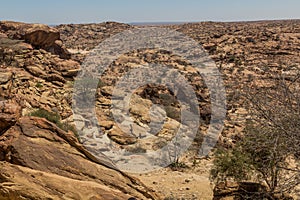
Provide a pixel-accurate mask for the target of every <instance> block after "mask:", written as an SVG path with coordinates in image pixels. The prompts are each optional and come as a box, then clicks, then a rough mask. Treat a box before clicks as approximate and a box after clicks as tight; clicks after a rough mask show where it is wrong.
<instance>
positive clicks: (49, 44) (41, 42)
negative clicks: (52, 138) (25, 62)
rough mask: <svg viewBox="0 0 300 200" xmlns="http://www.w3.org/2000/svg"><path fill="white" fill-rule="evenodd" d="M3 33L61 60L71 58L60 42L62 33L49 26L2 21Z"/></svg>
mask: <svg viewBox="0 0 300 200" xmlns="http://www.w3.org/2000/svg"><path fill="white" fill-rule="evenodd" d="M0 29H1V32H4V33H5V34H6V35H7V36H8V37H9V38H11V39H14V40H24V41H25V42H27V43H29V44H31V45H32V46H33V47H34V48H36V49H40V48H42V49H45V50H47V51H49V52H51V53H53V54H57V55H59V56H60V57H61V58H64V59H66V58H70V53H69V52H68V51H67V50H66V48H64V46H63V43H62V42H61V40H60V33H59V32H58V31H57V30H56V29H54V28H50V27H49V26H47V25H43V24H26V23H20V22H11V21H1V22H0Z"/></svg>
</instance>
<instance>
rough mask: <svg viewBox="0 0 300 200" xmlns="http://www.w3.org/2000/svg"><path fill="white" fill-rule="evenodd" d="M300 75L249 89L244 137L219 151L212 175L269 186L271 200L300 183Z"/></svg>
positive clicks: (215, 177) (218, 178)
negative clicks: (248, 117)
mask: <svg viewBox="0 0 300 200" xmlns="http://www.w3.org/2000/svg"><path fill="white" fill-rule="evenodd" d="M299 77H300V76H299V75H297V76H296V77H294V78H293V79H291V77H289V80H292V81H291V82H287V81H286V79H285V77H279V78H278V79H277V81H275V82H274V85H273V86H272V88H268V89H266V88H263V89H260V90H257V89H255V92H253V93H252V92H251V91H249V94H250V95H249V97H248V98H247V99H248V101H249V111H250V113H251V119H249V120H248V122H247V125H246V128H245V130H244V136H243V138H242V139H241V140H240V141H238V142H237V144H236V145H235V146H234V147H233V148H232V149H221V148H220V149H218V150H217V151H216V153H215V160H214V168H213V169H212V171H211V177H212V179H213V180H215V181H216V182H220V181H224V180H226V179H228V178H229V179H230V178H233V179H235V180H236V181H249V180H254V181H256V182H258V183H261V184H262V185H265V186H266V188H267V190H266V191H262V193H264V194H263V195H266V196H268V199H272V200H273V199H278V198H279V197H280V198H281V197H284V196H285V195H286V194H289V193H291V192H294V193H298V192H299V191H295V190H296V187H297V186H298V185H300V161H299V153H300V146H299V144H300V140H299V129H300V123H299V121H300V118H299V116H300V96H299V91H298V90H297V89H298V88H299V84H300V83H299Z"/></svg>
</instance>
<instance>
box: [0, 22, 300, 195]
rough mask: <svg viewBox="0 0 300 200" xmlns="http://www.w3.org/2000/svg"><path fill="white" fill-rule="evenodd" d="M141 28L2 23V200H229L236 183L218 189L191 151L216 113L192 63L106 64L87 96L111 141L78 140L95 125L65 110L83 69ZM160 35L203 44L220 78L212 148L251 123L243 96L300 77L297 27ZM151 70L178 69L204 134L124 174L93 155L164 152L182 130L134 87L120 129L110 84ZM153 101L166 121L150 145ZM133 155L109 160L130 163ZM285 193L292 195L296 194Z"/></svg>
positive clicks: (152, 58) (158, 89)
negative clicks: (104, 45)
mask: <svg viewBox="0 0 300 200" xmlns="http://www.w3.org/2000/svg"><path fill="white" fill-rule="evenodd" d="M151 26H152V25H151ZM139 27H142V26H132V25H128V24H122V23H116V22H105V23H99V24H64V25H58V26H55V27H49V26H47V25H41V24H25V23H20V22H10V21H1V22H0V108H1V109H0V165H1V167H0V199H7V200H8V199H16V200H19V199H95V200H96V199H99V200H100V199H103V200H110V199H111V200H113V199H120V200H123V199H126V200H127V199H130V198H131V197H132V198H131V199H165V200H171V199H178V200H179V199H185V200H192V199H193V200H198V199H199V200H201V199H203V200H206V199H207V200H208V199H234V198H233V196H234V195H233V191H234V190H235V189H236V188H237V186H236V185H235V183H232V184H231V185H230V184H229V185H227V187H225V186H224V188H223V189H224V191H223V193H222V192H219V193H218V192H216V189H214V188H215V185H214V183H213V182H212V181H211V180H210V170H211V168H212V165H213V160H214V153H213V152H211V153H209V154H208V155H207V156H205V157H200V156H199V154H198V150H199V149H200V147H201V143H202V142H203V137H204V136H205V135H206V134H207V131H208V127H209V124H210V119H211V115H212V113H211V99H210V98H211V97H210V93H209V90H208V88H207V86H206V84H205V82H204V81H203V79H202V78H201V76H200V74H199V72H198V71H197V70H196V69H195V68H194V66H192V65H191V64H190V63H188V62H187V61H186V60H184V59H183V58H181V57H180V56H178V55H173V54H172V52H168V51H164V50H160V49H138V50H134V51H132V52H127V53H126V54H123V55H122V56H120V57H119V58H118V59H117V60H115V61H113V62H112V63H111V65H110V67H109V69H108V70H107V71H105V73H104V74H103V76H102V77H101V78H100V81H99V84H98V88H97V89H96V92H95V93H96V95H95V98H96V101H95V106H96V109H95V112H96V115H97V120H98V123H99V125H100V128H101V130H102V132H103V134H104V135H105V137H107V138H109V140H110V142H109V143H105V144H104V143H103V144H102V143H97V141H96V140H93V139H94V138H95V135H94V134H93V133H91V134H87V135H85V136H84V137H83V136H81V135H80V133H81V132H85V130H86V129H87V127H88V125H89V124H91V123H92V122H90V121H88V120H86V119H85V116H84V114H82V116H74V115H73V110H72V103H73V102H72V101H73V100H72V99H73V88H74V84H75V82H76V76H77V74H78V73H79V72H80V71H81V70H82V64H84V63H85V59H86V58H87V56H88V55H89V53H90V52H92V50H93V49H94V48H95V47H97V46H98V45H99V44H100V43H101V42H103V41H105V39H107V38H109V37H111V36H113V35H115V34H118V33H121V32H122V31H125V30H133V29H136V28H139ZM146 27H149V26H146ZM161 27H162V28H167V29H170V30H176V31H178V32H180V33H183V34H185V35H187V36H188V37H190V38H192V39H194V40H195V41H196V42H198V43H199V44H200V45H202V46H203V48H204V49H205V50H206V52H207V53H208V54H209V56H210V58H211V59H212V60H213V61H214V62H215V63H216V66H217V68H218V70H219V71H220V73H221V75H222V79H223V81H224V85H225V89H226V102H227V105H226V109H227V110H226V111H227V112H226V119H225V122H224V129H223V131H222V134H221V135H220V136H219V140H218V144H217V145H218V146H223V147H225V148H231V147H232V146H234V145H235V143H236V141H237V140H239V139H240V138H241V137H242V134H243V129H244V127H245V123H246V119H248V118H249V112H248V110H247V106H246V105H245V94H246V93H247V90H248V89H249V88H257V89H261V88H263V89H265V90H268V89H269V88H272V87H273V86H274V80H276V79H277V78H278V77H277V76H275V75H283V76H284V77H285V78H286V79H287V80H289V77H292V76H294V75H297V74H298V73H299V68H300V20H282V21H259V22H236V23H234V22H230V23H221V22H220V23H219V22H218V23H217V22H201V23H187V24H176V25H163V26H161ZM100 51H101V49H100ZM147 63H156V64H163V65H165V66H168V67H170V68H174V69H177V70H179V71H180V73H181V74H182V75H183V76H184V77H185V78H186V79H187V80H188V81H189V82H190V83H191V86H192V87H193V89H194V91H195V94H196V96H197V99H198V107H199V111H200V126H199V128H198V132H197V134H196V136H195V139H194V140H193V143H192V145H191V146H190V147H189V149H188V151H186V152H185V153H184V154H183V155H182V156H181V157H180V158H179V160H177V161H176V160H174V162H173V163H172V164H171V165H170V166H168V167H166V168H162V169H159V170H156V171H150V172H147V173H127V172H123V171H121V170H118V169H117V168H116V167H115V165H114V163H113V162H111V161H110V160H109V159H108V158H106V157H105V156H104V155H103V154H97V155H95V154H93V150H99V151H103V152H104V151H109V150H110V149H109V148H108V146H109V145H111V144H113V146H114V147H115V148H116V149H117V150H127V151H129V152H133V153H137V154H138V153H145V152H148V151H152V150H157V149H159V148H161V147H162V146H164V145H165V144H166V143H168V142H169V141H170V140H171V139H172V138H173V137H174V136H175V135H176V132H177V131H178V129H179V127H185V124H181V121H180V115H181V114H180V108H181V107H180V105H179V102H178V100H177V99H176V97H175V95H174V94H173V93H172V91H170V90H169V89H168V88H167V87H165V86H159V85H154V84H147V85H145V86H143V87H140V88H139V89H138V90H136V91H135V93H134V94H133V95H132V96H131V99H130V105H129V114H130V116H131V117H130V118H131V119H133V120H134V126H132V127H131V130H128V131H127V132H125V131H122V130H121V129H120V127H119V126H118V125H117V123H116V122H115V120H114V118H113V117H112V115H111V104H112V96H113V90H114V87H115V85H116V83H117V82H118V80H119V79H120V77H122V76H123V75H124V74H125V73H126V72H128V71H130V70H132V69H138V68H139V66H141V65H146V64H147ZM163 78H164V77H162V79H163ZM153 104H156V105H157V104H159V105H161V107H160V108H161V109H158V110H156V111H155V112H152V115H154V118H155V117H156V119H160V118H159V116H161V114H163V116H164V120H165V123H164V125H163V126H162V127H161V129H158V131H157V132H156V133H155V134H151V135H153V136H151V137H148V135H147V134H146V135H142V134H141V133H140V130H141V129H143V130H150V129H151V128H150V123H151V116H150V114H149V111H150V110H151V106H152V105H153ZM120 115H121V114H120ZM120 117H121V118H124V120H123V121H126V120H129V119H127V118H126V116H122V115H121V116H120ZM74 121H75V122H76V125H77V126H75V124H74ZM78 124H79V125H80V127H79V126H78ZM92 149H93V150H92ZM132 158H133V157H131V156H128V157H125V158H124V157H122V158H121V157H120V159H119V160H117V161H118V162H119V161H120V162H124V163H126V162H127V161H128V160H130V159H132ZM170 159H172V158H170ZM175 161H176V162H175ZM226 190H227V191H226ZM298 191H300V190H298ZM290 196H292V197H293V199H296V200H297V199H300V196H299V193H298V194H297V192H295V194H294V193H293V194H290Z"/></svg>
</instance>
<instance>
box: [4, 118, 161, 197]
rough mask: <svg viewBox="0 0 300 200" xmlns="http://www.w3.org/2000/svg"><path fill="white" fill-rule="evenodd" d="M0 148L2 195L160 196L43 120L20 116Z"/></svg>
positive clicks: (5, 134) (5, 135)
mask: <svg viewBox="0 0 300 200" xmlns="http://www.w3.org/2000/svg"><path fill="white" fill-rule="evenodd" d="M0 152H1V154H0V160H1V162H0V166H1V167H0V174H1V176H0V179H1V181H0V182H1V183H0V198H1V199H21V198H22V197H26V199H46V198H48V199H49V198H51V199H91V198H92V199H103V200H104V199H105V200H107V199H120V200H123V199H128V198H130V197H136V198H138V199H148V198H150V199H157V198H158V197H156V196H155V195H154V194H152V193H151V192H150V191H149V189H147V188H146V187H145V186H144V185H143V184H142V183H141V182H139V181H138V180H137V179H135V178H132V177H130V176H128V175H127V174H125V173H122V172H120V171H118V170H116V169H114V168H113V164H109V163H108V162H102V160H101V158H100V157H98V158H95V157H93V156H92V155H90V154H89V153H88V152H87V151H85V150H84V148H83V147H82V146H81V144H79V143H78V142H77V139H76V138H75V137H74V136H73V134H72V133H66V132H64V131H62V130H60V129H59V128H58V127H57V126H56V125H55V124H52V123H50V122H48V121H46V120H45V119H41V118H35V117H23V118H21V119H20V120H19V121H18V122H17V123H16V125H14V126H13V127H11V128H10V129H9V130H7V131H6V132H5V133H4V134H3V135H2V136H1V137H0ZM99 156H100V155H99ZM99 158H100V159H99ZM103 160H104V159H103Z"/></svg>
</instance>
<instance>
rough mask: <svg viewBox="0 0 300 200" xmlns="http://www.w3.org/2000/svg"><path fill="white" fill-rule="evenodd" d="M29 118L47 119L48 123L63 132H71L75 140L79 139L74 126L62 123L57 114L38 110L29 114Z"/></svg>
mask: <svg viewBox="0 0 300 200" xmlns="http://www.w3.org/2000/svg"><path fill="white" fill-rule="evenodd" d="M29 116H34V117H40V118H44V119H47V120H48V121H50V122H52V123H54V124H56V125H57V126H58V127H59V128H61V129H62V130H64V131H71V132H73V133H74V134H75V136H76V137H77V138H79V135H78V132H77V130H76V127H75V126H74V125H72V124H70V123H67V122H62V121H61V119H60V116H59V114H58V113H55V112H49V111H47V110H45V109H38V110H36V111H33V112H31V113H30V114H29Z"/></svg>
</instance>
